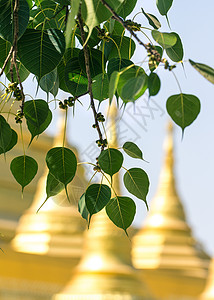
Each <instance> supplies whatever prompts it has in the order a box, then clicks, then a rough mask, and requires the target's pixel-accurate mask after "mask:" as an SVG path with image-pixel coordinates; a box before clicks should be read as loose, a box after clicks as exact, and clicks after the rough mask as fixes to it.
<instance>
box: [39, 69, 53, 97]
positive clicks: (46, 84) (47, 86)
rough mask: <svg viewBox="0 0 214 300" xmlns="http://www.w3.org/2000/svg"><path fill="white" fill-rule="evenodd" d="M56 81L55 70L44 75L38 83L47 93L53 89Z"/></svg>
mask: <svg viewBox="0 0 214 300" xmlns="http://www.w3.org/2000/svg"><path fill="white" fill-rule="evenodd" d="M56 80H57V69H54V70H53V71H51V72H50V73H48V74H46V75H45V76H43V77H42V78H41V80H40V81H39V85H40V87H41V89H42V90H43V91H45V92H46V93H49V92H50V91H51V90H52V89H53V87H54V85H55V83H56Z"/></svg>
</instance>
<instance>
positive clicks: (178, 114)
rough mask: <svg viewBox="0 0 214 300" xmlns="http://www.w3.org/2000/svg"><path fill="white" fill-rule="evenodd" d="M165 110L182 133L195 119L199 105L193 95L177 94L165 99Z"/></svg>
mask: <svg viewBox="0 0 214 300" xmlns="http://www.w3.org/2000/svg"><path fill="white" fill-rule="evenodd" d="M166 108H167V112H168V114H169V115H170V117H171V118H172V119H173V121H174V122H175V123H176V124H177V125H178V126H180V127H181V129H182V131H183V132H184V129H185V128H186V127H187V126H189V125H190V124H191V123H192V122H193V121H194V120H195V119H196V118H197V116H198V114H199V112H200V109H201V104H200V101H199V99H198V98H197V97H196V96H194V95H188V94H178V95H173V96H171V97H169V98H168V99H167V102H166Z"/></svg>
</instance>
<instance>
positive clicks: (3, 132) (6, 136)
mask: <svg viewBox="0 0 214 300" xmlns="http://www.w3.org/2000/svg"><path fill="white" fill-rule="evenodd" d="M12 134H13V133H12V129H11V128H10V125H9V124H8V123H7V121H6V120H5V118H4V117H3V116H2V115H0V150H1V153H5V152H6V151H7V149H8V147H9V145H10V142H11V138H12Z"/></svg>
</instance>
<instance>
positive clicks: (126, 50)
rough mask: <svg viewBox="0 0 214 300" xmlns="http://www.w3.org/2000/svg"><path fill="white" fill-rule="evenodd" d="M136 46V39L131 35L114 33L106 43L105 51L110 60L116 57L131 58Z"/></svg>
mask: <svg viewBox="0 0 214 300" xmlns="http://www.w3.org/2000/svg"><path fill="white" fill-rule="evenodd" d="M112 40H113V41H112ZM116 45H117V46H116ZM135 48H136V46H135V43H134V41H133V40H132V39H130V38H129V37H127V36H124V35H112V36H111V39H110V40H109V41H108V42H107V43H105V47H104V53H105V57H107V58H108V60H110V59H112V58H116V57H119V58H124V59H130V58H131V57H132V56H133V54H134V51H135Z"/></svg>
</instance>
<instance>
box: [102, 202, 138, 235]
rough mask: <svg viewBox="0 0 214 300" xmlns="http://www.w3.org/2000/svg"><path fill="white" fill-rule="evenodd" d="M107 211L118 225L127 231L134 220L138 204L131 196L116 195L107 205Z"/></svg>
mask: <svg viewBox="0 0 214 300" xmlns="http://www.w3.org/2000/svg"><path fill="white" fill-rule="evenodd" d="M106 213H107V215H108V217H109V219H110V220H111V221H112V222H113V223H114V224H115V225H116V226H117V227H120V228H122V229H123V230H125V232H126V229H127V228H128V227H129V226H130V225H131V224H132V222H133V220H134V216H135V213H136V205H135V203H134V201H133V200H132V199H131V198H129V197H115V198H112V199H111V200H110V201H109V202H108V204H107V205H106Z"/></svg>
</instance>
